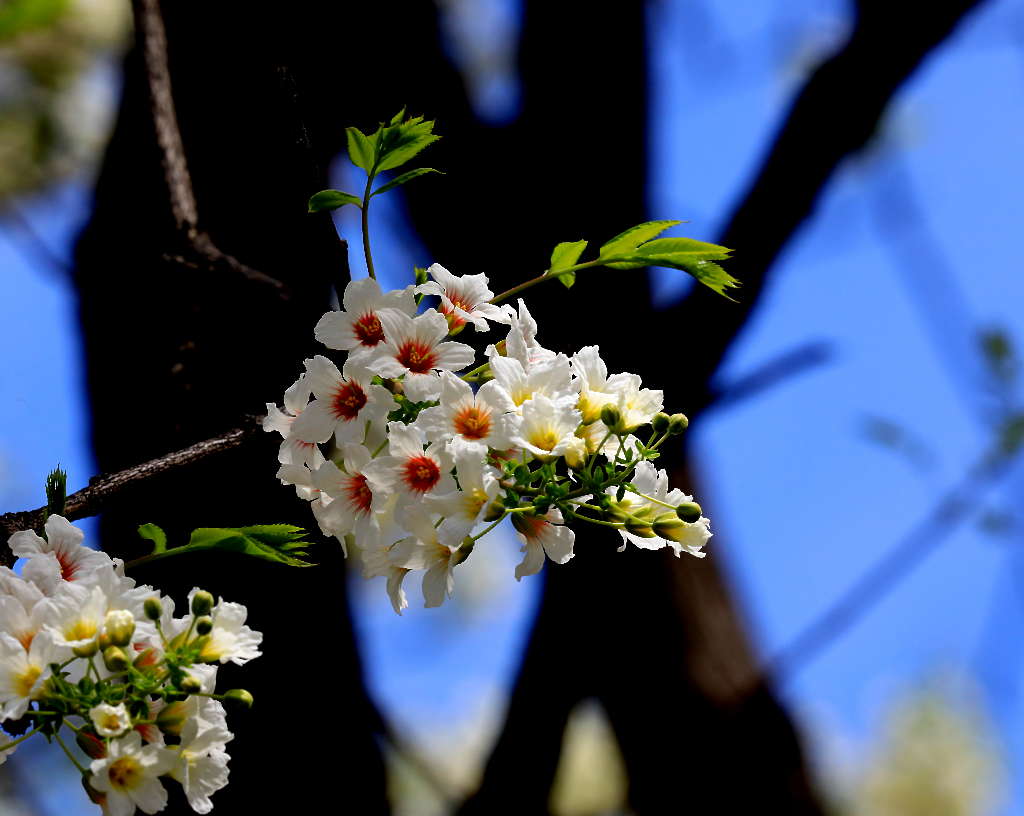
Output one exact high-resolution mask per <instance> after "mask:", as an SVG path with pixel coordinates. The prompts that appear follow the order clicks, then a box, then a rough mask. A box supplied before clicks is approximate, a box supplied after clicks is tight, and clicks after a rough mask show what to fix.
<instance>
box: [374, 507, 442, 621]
mask: <svg viewBox="0 0 1024 816" xmlns="http://www.w3.org/2000/svg"><path fill="white" fill-rule="evenodd" d="M405 526H406V527H407V528H408V530H409V531H410V532H411V533H412V535H411V536H409V537H408V538H403V539H402V540H401V541H398V542H396V543H395V544H394V546H393V547H392V548H391V550H390V552H389V553H388V558H389V560H390V561H391V564H392V565H393V566H395V567H403V568H405V569H410V570H426V571H425V572H424V573H423V602H424V604H423V605H424V606H426V607H433V606H440V605H441V604H442V603H444V599H445V598H450V597H451V596H452V592H453V591H454V589H455V576H454V575H453V574H452V570H454V569H455V565H456V564H457V563H458V556H457V554H456V553H457V552H458V548H457V547H452V546H449V545H447V544H442V543H441V542H440V540H439V539H438V531H437V528H436V527H434V525H433V523H432V522H431V520H430V517H429V516H427V515H420V514H416V515H411V516H410V517H409V518H408V519H407V520H406V522H405Z"/></svg>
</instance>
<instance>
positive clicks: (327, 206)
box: [309, 190, 363, 213]
mask: <svg viewBox="0 0 1024 816" xmlns="http://www.w3.org/2000/svg"><path fill="white" fill-rule="evenodd" d="M346 204H355V205H356V206H357V207H359V208H362V206H363V200H362V199H361V198H359V196H354V195H352V193H343V192H342V191H341V190H321V191H320V192H319V193H316V194H315V195H314V196H313V197H312V198H310V199H309V212H311V213H315V212H322V211H324V210H336V209H338V207H344V206H345V205H346Z"/></svg>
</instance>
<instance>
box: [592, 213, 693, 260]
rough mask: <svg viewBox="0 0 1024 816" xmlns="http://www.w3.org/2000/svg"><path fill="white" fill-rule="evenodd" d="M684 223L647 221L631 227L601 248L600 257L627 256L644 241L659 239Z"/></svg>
mask: <svg viewBox="0 0 1024 816" xmlns="http://www.w3.org/2000/svg"><path fill="white" fill-rule="evenodd" d="M682 223H683V222H682V221H647V222H645V223H643V224H637V225H636V226H635V227H630V228H629V229H628V230H626V231H625V232H621V233H619V234H618V235H616V236H615V237H614V238H612V239H611V240H610V241H608V242H607V243H606V244H604V246H602V247H601V250H600V253H599V255H598V257H600V258H607V257H608V256H609V255H626V254H629V253H630V252H632V251H633V250H634V249H636V248H637V247H638V246H640V244H642V243H643V242H644V241H650V240H651V239H652V238H657V237H658V236H659V235H661V233H663V232H664V231H665V230H667V229H668V228H669V227H674V226H676V225H677V224H682Z"/></svg>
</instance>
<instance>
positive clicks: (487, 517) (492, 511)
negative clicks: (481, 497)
mask: <svg viewBox="0 0 1024 816" xmlns="http://www.w3.org/2000/svg"><path fill="white" fill-rule="evenodd" d="M503 515H505V502H503V501H502V500H501V497H500V496H496V497H495V499H494V501H492V502H491V503H490V504H489V505H487V509H486V510H484V516H483V520H484V521H497V520H498V519H500V518H501V517H502V516H503Z"/></svg>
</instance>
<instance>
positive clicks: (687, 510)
mask: <svg viewBox="0 0 1024 816" xmlns="http://www.w3.org/2000/svg"><path fill="white" fill-rule="evenodd" d="M701 512H702V511H701V509H700V505H699V504H697V502H683V503H682V504H681V505H679V506H678V507H677V508H676V515H677V516H678V517H679V518H680V519H682V520H683V521H685V522H687V523H689V524H693V522H695V521H697V520H698V519H699V518H700V516H701Z"/></svg>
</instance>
